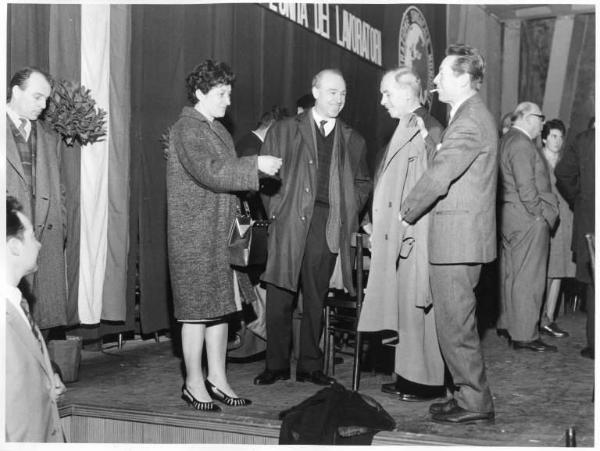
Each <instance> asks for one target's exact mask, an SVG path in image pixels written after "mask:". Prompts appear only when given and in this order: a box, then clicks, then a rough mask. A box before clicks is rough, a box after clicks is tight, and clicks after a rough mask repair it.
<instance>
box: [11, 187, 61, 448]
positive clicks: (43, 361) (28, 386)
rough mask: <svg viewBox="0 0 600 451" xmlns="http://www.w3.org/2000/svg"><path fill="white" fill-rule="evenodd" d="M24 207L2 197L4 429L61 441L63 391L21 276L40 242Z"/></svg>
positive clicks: (32, 267)
mask: <svg viewBox="0 0 600 451" xmlns="http://www.w3.org/2000/svg"><path fill="white" fill-rule="evenodd" d="M22 210H23V207H22V206H21V204H19V202H18V201H17V200H16V199H15V198H14V197H12V196H9V197H7V199H6V246H5V247H4V249H5V252H4V255H3V257H4V258H5V262H6V281H5V282H4V284H5V285H4V286H3V289H2V293H3V297H4V302H5V304H6V337H3V339H4V338H6V374H5V381H6V382H5V383H6V404H5V406H4V407H5V412H6V431H5V439H6V441H8V442H63V441H64V440H65V438H64V433H63V428H62V423H61V420H60V416H59V414H58V407H57V400H58V399H59V398H60V396H61V395H62V394H63V393H64V392H65V391H66V388H65V386H64V384H63V383H62V381H61V379H60V376H59V375H58V374H57V373H55V372H54V370H53V368H52V365H51V362H50V358H49V355H48V349H46V344H45V343H44V340H43V338H42V336H41V333H40V330H39V329H38V327H37V325H36V324H35V322H34V321H33V318H32V317H31V314H30V312H29V306H28V304H27V301H25V299H24V298H23V296H22V294H21V292H20V291H19V289H18V288H17V285H18V284H19V281H20V280H21V279H22V278H23V277H24V276H26V275H27V274H31V273H33V272H35V271H36V269H37V257H38V252H39V250H40V243H39V241H38V240H37V239H36V237H35V234H34V231H33V227H32V225H31V221H29V219H28V218H27V217H26V216H25V215H24V214H23V213H22Z"/></svg>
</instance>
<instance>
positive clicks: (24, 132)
mask: <svg viewBox="0 0 600 451" xmlns="http://www.w3.org/2000/svg"><path fill="white" fill-rule="evenodd" d="M19 121H20V122H21V123H20V124H19V127H18V130H19V133H21V136H22V137H23V139H24V140H25V141H27V130H26V129H25V126H26V125H27V119H23V118H19Z"/></svg>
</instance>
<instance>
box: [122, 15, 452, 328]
mask: <svg viewBox="0 0 600 451" xmlns="http://www.w3.org/2000/svg"><path fill="white" fill-rule="evenodd" d="M340 7H343V8H345V9H346V10H348V11H349V12H350V13H352V14H354V15H355V16H357V17H360V18H361V19H363V20H365V21H367V22H369V23H370V24H371V25H372V26H374V27H377V28H379V29H380V30H382V33H383V38H384V39H385V43H384V45H383V48H384V50H385V51H384V55H383V66H384V67H383V68H379V67H377V66H376V65H374V64H372V63H369V62H368V61H366V60H364V59H362V58H360V57H358V56H356V55H354V54H353V53H351V52H349V51H347V50H345V49H342V48H341V47H339V46H337V45H335V44H334V42H333V41H329V40H326V39H324V38H322V37H320V36H318V35H316V34H314V33H313V32H311V31H309V30H307V29H304V28H302V27H301V26H299V25H297V24H296V23H294V22H292V21H290V20H287V19H286V18H284V17H281V16H279V15H278V14H276V13H274V12H273V11H270V10H269V9H267V8H266V7H264V6H261V5H257V4H217V5H206V4H205V5H134V6H132V20H133V24H132V27H133V28H132V29H133V44H132V93H131V95H132V114H133V117H132V158H131V162H132V174H131V183H132V187H131V192H132V207H131V208H132V221H131V224H132V230H131V232H132V246H133V245H134V243H135V236H136V235H137V236H138V240H139V243H138V245H139V247H138V248H137V249H133V250H132V253H135V252H137V253H138V254H139V284H140V291H141V293H140V295H141V298H142V302H141V304H140V305H141V306H144V310H143V311H141V321H142V323H144V322H146V323H147V322H149V321H150V322H153V323H154V322H156V323H157V324H158V323H161V324H163V323H164V322H166V321H167V315H168V314H170V312H171V311H172V308H171V306H170V305H169V303H170V290H169V287H168V262H167V258H166V256H167V242H166V205H165V198H166V193H165V176H164V170H165V160H164V157H163V150H162V145H161V136H162V135H163V134H164V133H165V132H166V130H167V129H168V127H169V126H170V125H171V124H172V123H173V122H174V121H175V120H176V119H177V116H178V114H179V112H180V111H181V108H182V107H183V106H184V105H186V104H187V100H186V94H185V87H184V79H185V76H186V74H187V73H188V72H189V71H190V70H191V69H192V68H193V67H194V66H195V65H196V64H197V63H199V62H200V61H202V60H204V59H206V58H213V59H216V60H221V61H225V62H227V63H229V64H230V65H231V67H232V69H233V71H234V72H235V73H236V77H237V78H236V82H235V84H234V87H233V95H232V105H231V107H230V109H229V112H228V115H227V116H226V118H225V120H224V122H225V124H226V126H227V127H228V128H229V130H230V132H231V133H232V135H233V136H234V139H236V138H238V137H239V136H241V134H243V133H245V132H247V131H248V130H250V129H252V128H254V126H255V125H256V122H257V120H258V119H259V117H260V115H261V114H262V113H263V112H264V111H266V110H269V109H270V108H271V107H272V106H273V105H280V106H284V107H286V108H287V109H288V111H290V112H295V102H296V99H297V98H298V97H300V96H301V95H303V94H305V93H308V92H310V84H311V79H312V77H313V75H314V74H315V73H316V72H318V71H319V70H320V69H323V68H325V67H337V68H339V69H340V70H341V71H342V73H343V74H344V77H345V79H346V83H347V91H348V94H347V98H346V106H345V107H344V110H343V111H342V114H341V116H342V118H343V119H344V120H345V121H346V122H348V123H349V124H350V125H352V126H353V127H355V128H356V129H357V130H358V131H360V132H361V133H362V134H363V135H364V137H365V139H366V140H367V142H368V145H369V154H370V157H371V158H373V156H374V155H375V154H376V153H377V150H378V149H380V148H381V146H382V145H383V144H384V143H385V138H384V137H385V135H386V133H387V131H389V128H390V126H391V127H392V128H393V126H394V123H393V121H390V120H389V118H388V117H387V113H386V112H385V111H384V110H383V108H382V107H381V106H380V105H379V102H380V94H379V81H380V78H381V75H382V73H383V69H384V68H391V67H394V66H396V65H397V64H398V31H399V25H400V20H401V18H402V13H403V11H404V10H405V9H406V5H366V4H365V5H360V4H355V5H340ZM420 8H421V9H422V11H423V13H424V14H425V16H426V17H427V20H428V24H429V27H430V33H431V35H432V40H433V43H434V49H435V50H434V51H435V57H436V61H435V65H436V68H437V66H438V65H439V62H440V61H441V58H442V56H443V52H444V49H445V45H446V43H445V34H446V33H445V32H446V29H445V17H446V16H445V14H446V13H445V6H444V5H421V6H420ZM433 110H434V111H436V112H440V111H444V112H445V110H442V109H440V107H439V106H438V105H434V108H433ZM444 112H442V117H440V119H442V120H443V119H444V116H445V114H444ZM166 300H168V302H169V303H166ZM150 306H152V307H150Z"/></svg>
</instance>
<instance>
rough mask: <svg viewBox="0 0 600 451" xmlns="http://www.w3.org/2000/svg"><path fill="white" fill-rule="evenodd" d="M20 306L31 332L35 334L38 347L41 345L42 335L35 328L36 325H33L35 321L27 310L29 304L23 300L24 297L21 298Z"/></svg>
mask: <svg viewBox="0 0 600 451" xmlns="http://www.w3.org/2000/svg"><path fill="white" fill-rule="evenodd" d="M21 308H22V309H23V312H24V313H25V317H26V318H27V321H29V326H31V332H32V333H33V335H34V336H35V338H36V340H37V341H38V342H39V343H40V347H41V346H42V337H40V334H39V332H38V329H37V327H35V321H34V320H33V316H31V313H30V312H29V305H28V304H27V301H26V300H25V298H21Z"/></svg>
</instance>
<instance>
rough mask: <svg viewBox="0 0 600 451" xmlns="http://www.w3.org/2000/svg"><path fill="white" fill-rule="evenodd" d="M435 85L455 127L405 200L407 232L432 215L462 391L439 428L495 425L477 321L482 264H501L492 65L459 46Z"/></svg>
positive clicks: (435, 415)
mask: <svg viewBox="0 0 600 451" xmlns="http://www.w3.org/2000/svg"><path fill="white" fill-rule="evenodd" d="M446 55H447V56H446V57H445V58H444V60H443V61H442V64H441V65H440V69H439V73H438V74H437V76H436V78H435V80H434V83H435V84H436V87H437V92H438V95H439V99H440V100H441V101H442V102H445V103H448V104H449V105H450V106H451V107H452V109H451V111H450V121H449V124H448V127H447V128H446V130H445V131H444V133H443V134H442V140H441V143H440V144H439V145H438V146H437V149H436V150H435V152H434V153H433V155H432V157H431V161H430V164H429V167H428V169H427V170H426V171H425V173H424V174H423V175H422V177H421V178H420V179H419V181H418V182H417V184H416V185H415V186H414V188H413V189H412V191H411V192H410V193H409V194H408V196H407V198H406V199H405V200H404V202H403V204H402V206H401V208H400V215H399V220H400V221H401V222H402V223H403V224H404V226H405V227H407V226H408V225H410V224H414V223H415V222H416V221H417V220H418V219H419V218H420V217H421V216H422V215H423V214H424V213H425V212H427V211H430V210H431V215H430V216H431V223H430V232H429V263H430V264H429V274H430V276H429V277H430V282H431V290H432V295H433V305H434V308H435V310H436V313H435V314H436V317H435V323H436V330H437V334H438V339H439V343H440V349H441V351H442V355H443V357H444V360H445V362H446V365H447V366H448V370H449V371H450V374H451V375H452V378H453V380H454V384H455V386H456V387H457V390H456V391H455V392H454V397H453V398H451V399H450V400H448V401H446V402H443V403H435V404H432V405H431V407H430V409H429V411H430V412H431V414H432V419H433V420H434V421H436V422H441V423H449V424H459V423H475V422H490V421H493V419H494V406H493V403H492V395H491V392H490V388H489V386H488V382H487V378H486V375H485V368H484V363H483V356H482V354H481V345H480V342H479V335H478V334H477V324H476V319H475V304H476V299H475V294H474V292H473V289H474V288H475V286H476V285H477V282H478V280H479V274H480V271H481V265H482V264H483V263H486V262H490V261H492V260H494V259H495V258H496V214H495V213H496V205H495V200H496V180H497V172H498V162H497V139H498V138H497V131H496V124H495V122H494V119H493V118H492V115H491V114H490V112H489V111H488V109H487V108H486V106H485V104H484V103H483V101H482V99H481V97H480V96H479V94H478V89H479V86H480V84H481V82H482V80H483V74H484V69H485V64H484V61H483V57H482V56H481V55H480V54H479V53H478V51H477V50H476V49H473V48H471V47H469V46H466V45H462V44H457V45H451V46H450V47H449V48H448V49H447V52H446Z"/></svg>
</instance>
